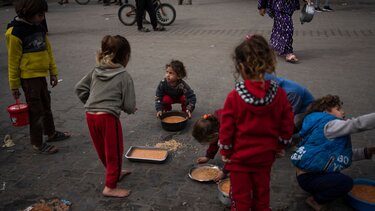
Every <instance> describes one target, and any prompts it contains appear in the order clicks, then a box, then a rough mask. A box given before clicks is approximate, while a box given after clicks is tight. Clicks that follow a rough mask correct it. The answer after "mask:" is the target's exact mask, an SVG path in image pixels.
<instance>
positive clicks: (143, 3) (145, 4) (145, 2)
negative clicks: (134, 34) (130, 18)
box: [135, 0, 158, 29]
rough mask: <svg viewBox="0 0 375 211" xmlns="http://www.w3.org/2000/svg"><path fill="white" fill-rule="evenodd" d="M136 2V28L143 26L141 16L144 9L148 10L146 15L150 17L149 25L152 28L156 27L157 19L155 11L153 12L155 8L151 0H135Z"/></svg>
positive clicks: (143, 13)
mask: <svg viewBox="0 0 375 211" xmlns="http://www.w3.org/2000/svg"><path fill="white" fill-rule="evenodd" d="M135 2H136V3H137V6H136V7H137V26H138V29H142V28H143V23H142V21H143V16H144V15H145V10H146V11H147V12H148V15H149V16H150V19H151V25H152V28H154V29H155V28H156V26H157V24H158V23H157V21H156V13H155V8H154V5H153V4H152V0H136V1H135Z"/></svg>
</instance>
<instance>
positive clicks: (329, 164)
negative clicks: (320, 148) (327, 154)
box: [323, 156, 336, 172]
mask: <svg viewBox="0 0 375 211" xmlns="http://www.w3.org/2000/svg"><path fill="white" fill-rule="evenodd" d="M335 159H336V158H335V156H331V158H330V159H329V161H328V162H327V164H326V166H324V168H323V172H326V171H327V169H328V168H329V167H330V166H331V164H332V163H333V161H334V160H335Z"/></svg>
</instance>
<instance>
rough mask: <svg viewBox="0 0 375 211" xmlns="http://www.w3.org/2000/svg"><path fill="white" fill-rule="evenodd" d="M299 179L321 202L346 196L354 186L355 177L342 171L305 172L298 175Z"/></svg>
mask: <svg viewBox="0 0 375 211" xmlns="http://www.w3.org/2000/svg"><path fill="white" fill-rule="evenodd" d="M297 181H298V184H299V185H300V187H301V188H302V189H303V190H305V191H306V192H309V193H310V194H312V195H313V197H314V199H315V201H316V202H318V203H319V204H325V203H328V202H331V201H333V200H335V199H337V198H339V197H342V196H345V195H346V194H347V193H348V192H349V191H350V190H351V189H352V187H353V179H352V178H351V177H349V176H346V175H345V174H342V173H340V172H332V173H304V174H301V175H299V176H297Z"/></svg>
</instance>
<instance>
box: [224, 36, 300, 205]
mask: <svg viewBox="0 0 375 211" xmlns="http://www.w3.org/2000/svg"><path fill="white" fill-rule="evenodd" d="M233 60H234V62H235V67H236V72H237V73H238V75H241V77H242V79H243V80H244V81H243V82H238V83H237V84H236V88H235V89H234V90H232V91H231V92H230V93H229V94H228V96H227V99H226V100H225V103H224V108H223V111H222V118H221V121H220V124H221V125H220V132H219V136H220V138H219V139H220V154H221V155H222V160H223V161H224V162H225V163H226V164H225V169H226V170H228V171H229V172H230V182H231V191H230V193H231V194H230V197H231V202H232V210H262V211H263V210H270V208H269V205H270V177H271V168H272V164H273V163H274V161H275V158H276V156H277V153H278V152H279V151H280V148H283V145H282V142H284V141H286V140H290V139H291V137H292V134H293V128H294V124H293V112H292V107H291V106H290V104H289V102H288V99H287V96H286V93H285V91H284V90H283V89H282V88H280V87H279V85H278V84H277V83H276V82H275V81H272V80H265V79H264V75H265V73H273V72H274V71H275V64H276V59H275V55H274V52H273V50H272V49H270V47H269V45H268V43H267V41H266V40H265V39H264V37H262V36H260V35H252V36H251V35H247V36H246V38H245V40H244V41H243V42H242V43H241V44H240V45H238V46H237V47H236V48H235V52H234V56H233Z"/></svg>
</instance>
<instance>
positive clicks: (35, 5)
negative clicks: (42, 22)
mask: <svg viewBox="0 0 375 211" xmlns="http://www.w3.org/2000/svg"><path fill="white" fill-rule="evenodd" d="M15 9H16V13H17V15H18V17H19V18H22V19H25V20H28V19H30V18H32V17H33V16H35V15H37V14H44V13H45V12H47V11H48V4H47V2H46V0H18V1H17V2H16V3H15Z"/></svg>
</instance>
